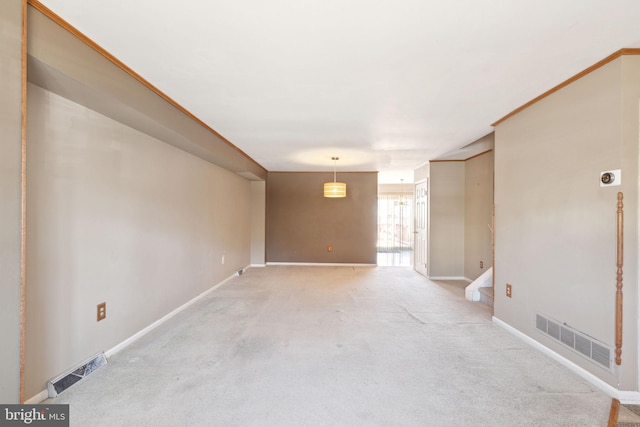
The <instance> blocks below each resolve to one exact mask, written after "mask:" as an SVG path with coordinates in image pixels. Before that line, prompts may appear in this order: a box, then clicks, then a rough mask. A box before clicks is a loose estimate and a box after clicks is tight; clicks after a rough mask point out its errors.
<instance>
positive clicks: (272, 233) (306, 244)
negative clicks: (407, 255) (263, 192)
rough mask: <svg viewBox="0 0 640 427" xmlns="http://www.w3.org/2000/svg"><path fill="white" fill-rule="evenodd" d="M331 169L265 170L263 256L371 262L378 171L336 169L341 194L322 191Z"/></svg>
mask: <svg viewBox="0 0 640 427" xmlns="http://www.w3.org/2000/svg"><path fill="white" fill-rule="evenodd" d="M331 175H332V174H330V173H325V172H321V173H297V172H269V174H268V180H267V262H309V263H365V264H375V263H376V240H377V212H378V196H377V189H378V173H377V172H358V173H355V172H353V173H345V172H342V173H338V181H341V182H345V183H346V184H347V197H346V198H344V199H327V198H324V197H323V194H322V191H323V183H324V182H327V181H329V180H331V179H332V176H331ZM329 245H330V246H331V247H332V249H333V250H332V251H331V252H329V251H328V250H327V246H329Z"/></svg>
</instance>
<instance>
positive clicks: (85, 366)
mask: <svg viewBox="0 0 640 427" xmlns="http://www.w3.org/2000/svg"><path fill="white" fill-rule="evenodd" d="M106 364H107V358H106V357H105V356H104V353H100V354H97V355H95V356H93V357H92V358H90V359H88V360H86V361H84V362H82V363H81V364H80V366H78V367H76V368H73V369H72V370H71V371H67V372H65V373H64V374H62V375H59V376H57V377H56V378H54V379H52V380H51V381H49V382H48V383H47V391H48V392H49V397H56V396H57V395H59V394H60V393H62V392H63V391H65V390H66V389H68V388H69V387H71V386H72V385H74V384H75V383H77V382H78V381H80V380H81V379H83V378H84V377H86V376H87V375H89V374H90V373H92V372H93V371H95V370H96V369H98V368H99V367H101V366H103V365H106Z"/></svg>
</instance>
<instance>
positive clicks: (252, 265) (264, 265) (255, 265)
mask: <svg viewBox="0 0 640 427" xmlns="http://www.w3.org/2000/svg"><path fill="white" fill-rule="evenodd" d="M266 266H267V264H250V265H249V267H266Z"/></svg>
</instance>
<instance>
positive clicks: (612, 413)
mask: <svg viewBox="0 0 640 427" xmlns="http://www.w3.org/2000/svg"><path fill="white" fill-rule="evenodd" d="M619 411H620V401H619V400H618V399H616V398H615V397H614V398H613V399H611V409H609V422H608V423H607V427H616V425H617V424H618V412H619Z"/></svg>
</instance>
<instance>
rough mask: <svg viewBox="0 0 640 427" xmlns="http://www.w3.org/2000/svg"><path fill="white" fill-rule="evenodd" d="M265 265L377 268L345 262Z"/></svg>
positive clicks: (269, 263)
mask: <svg viewBox="0 0 640 427" xmlns="http://www.w3.org/2000/svg"><path fill="white" fill-rule="evenodd" d="M267 265H294V266H302V267H377V264H357V263H347V262H268V263H267Z"/></svg>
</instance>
